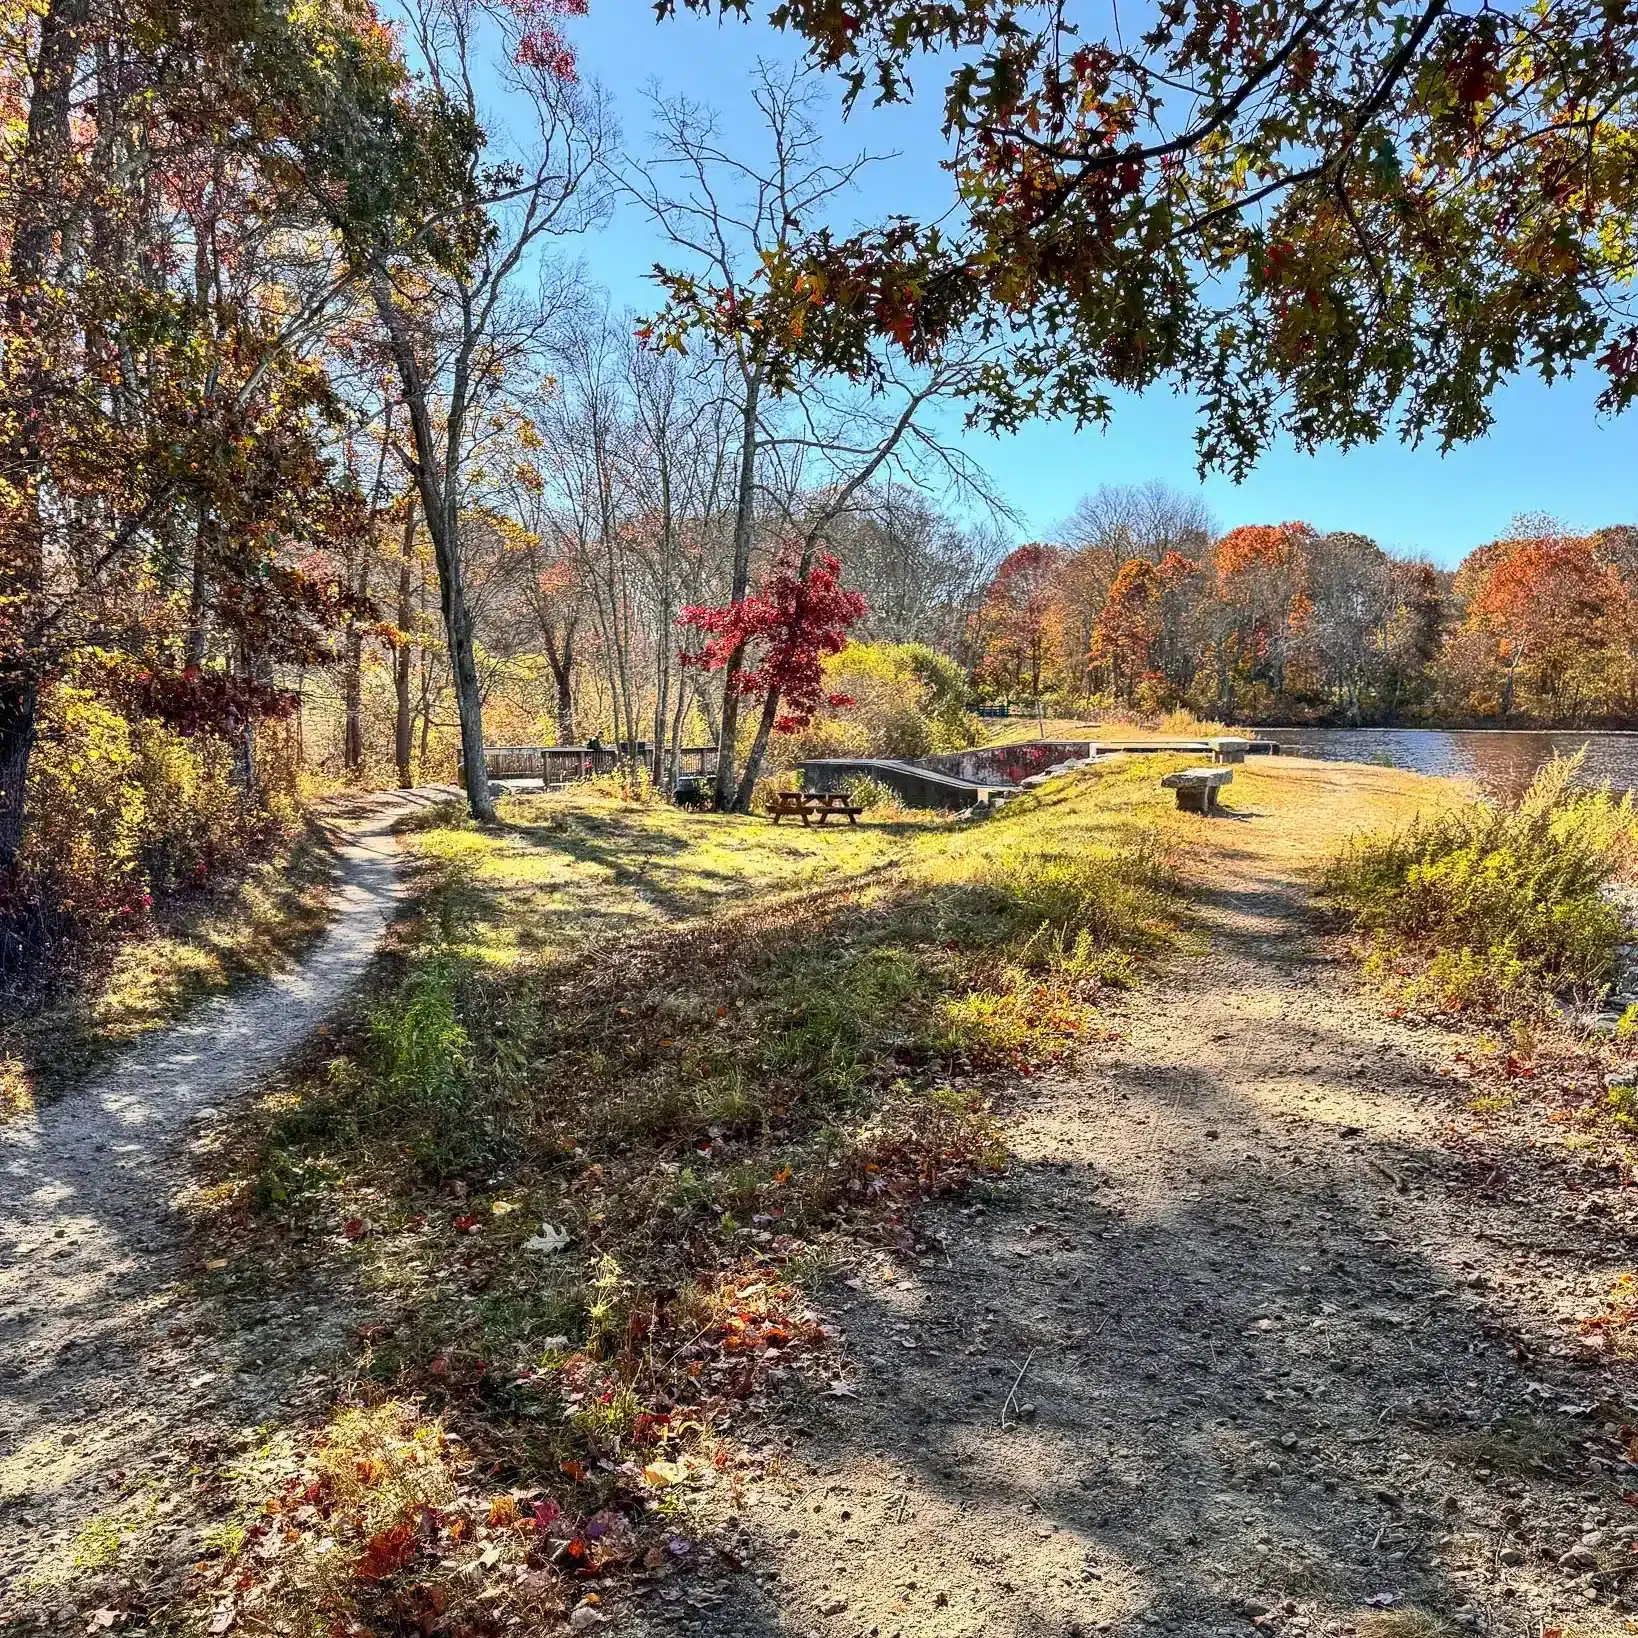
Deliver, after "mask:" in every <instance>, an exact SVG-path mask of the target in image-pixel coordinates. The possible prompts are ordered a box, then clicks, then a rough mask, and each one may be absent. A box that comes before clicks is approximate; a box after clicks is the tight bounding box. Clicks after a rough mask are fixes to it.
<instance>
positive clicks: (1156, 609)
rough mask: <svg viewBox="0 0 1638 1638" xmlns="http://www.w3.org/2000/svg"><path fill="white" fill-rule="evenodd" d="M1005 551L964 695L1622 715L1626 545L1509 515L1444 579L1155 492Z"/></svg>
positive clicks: (1245, 713) (1346, 534)
mask: <svg viewBox="0 0 1638 1638" xmlns="http://www.w3.org/2000/svg"><path fill="white" fill-rule="evenodd" d="M1063 534H1064V539H1063V541H1062V542H1061V543H1058V544H1039V543H1032V544H1029V545H1025V546H1020V547H1018V548H1016V549H1015V550H1014V551H1012V552H1011V553H1009V554H1008V556H1007V557H1005V558H1004V559H1003V560H1002V562H1001V563H1000V565H999V566H998V568H997V570H996V573H995V576H994V578H993V579H992V580H991V581H990V583H989V585H988V586H987V588H986V590H985V593H984V596H983V599H982V601H981V602H980V604H979V606H978V609H977V611H976V614H975V623H976V627H977V629H976V631H975V633H974V634H973V636H972V638H971V647H972V651H973V655H974V659H973V666H972V675H973V681H974V688H975V693H976V694H977V696H978V697H979V698H981V699H1006V698H1011V699H1024V700H1034V699H1037V698H1042V697H1045V698H1049V699H1051V700H1052V701H1053V702H1055V703H1056V704H1057V705H1059V706H1061V707H1063V708H1066V709H1076V708H1088V707H1095V706H1096V705H1097V704H1098V703H1100V702H1104V703H1117V704H1120V705H1123V706H1129V707H1132V708H1135V709H1137V710H1140V711H1144V712H1156V711H1166V710H1171V709H1174V708H1177V707H1184V708H1187V709H1189V710H1192V711H1194V712H1196V713H1197V714H1199V715H1201V716H1207V717H1215V718H1219V719H1221V720H1225V721H1232V722H1248V723H1255V722H1263V723H1268V722H1331V723H1345V724H1357V723H1419V722H1421V723H1426V722H1443V723H1486V724H1492V723H1498V724H1499V723H1512V724H1530V723H1542V724H1548V723H1566V724H1586V723H1610V724H1621V723H1630V722H1633V721H1638V529H1635V528H1633V527H1631V526H1628V525H1621V526H1617V527H1611V528H1603V529H1598V530H1595V531H1593V532H1592V533H1590V534H1577V533H1574V532H1572V531H1570V530H1568V529H1566V528H1565V527H1564V526H1563V525H1561V524H1559V523H1558V522H1556V521H1555V520H1553V519H1551V518H1547V517H1543V516H1525V517H1520V518H1518V519H1516V520H1515V521H1514V524H1513V526H1512V528H1511V529H1510V531H1509V533H1508V534H1507V535H1506V536H1505V537H1504V538H1502V539H1500V540H1496V541H1492V542H1490V543H1489V544H1488V545H1484V546H1481V547H1479V548H1477V549H1476V550H1475V551H1473V552H1471V553H1469V554H1468V556H1467V557H1466V558H1465V559H1463V561H1462V562H1461V564H1460V565H1459V566H1458V567H1457V568H1456V569H1455V570H1454V571H1450V570H1443V569H1439V568H1437V567H1435V566H1434V565H1433V564H1432V563H1431V562H1429V561H1428V560H1427V559H1425V558H1421V557H1403V556H1396V555H1395V554H1393V553H1390V552H1387V551H1384V550H1383V549H1382V548H1381V547H1380V546H1378V545H1377V544H1376V543H1375V542H1374V541H1373V540H1370V539H1369V538H1368V537H1366V536H1365V535H1362V534H1357V533H1354V532H1352V531H1349V530H1332V531H1327V532H1321V531H1319V530H1316V529H1314V528H1311V527H1310V526H1309V525H1307V524H1305V523H1280V524H1254V525H1247V526H1243V527H1240V528H1236V529H1231V530H1229V531H1228V532H1227V533H1225V534H1219V533H1217V531H1216V530H1215V528H1214V527H1213V524H1212V520H1211V518H1210V516H1209V515H1208V514H1207V512H1206V510H1205V508H1204V507H1203V506H1202V505H1201V504H1199V503H1198V502H1196V501H1193V500H1191V499H1189V498H1188V497H1184V496H1179V495H1177V494H1175V493H1173V492H1171V491H1169V490H1167V489H1166V488H1165V487H1164V486H1162V485H1149V486H1147V487H1144V488H1139V489H1105V490H1100V491H1099V492H1098V493H1097V494H1096V495H1094V496H1092V497H1090V498H1089V499H1088V500H1087V501H1085V502H1083V504H1082V505H1081V507H1080V508H1079V509H1078V510H1077V512H1076V513H1075V515H1074V517H1073V518H1071V519H1070V520H1069V522H1068V524H1067V525H1066V526H1065V529H1064V531H1063Z"/></svg>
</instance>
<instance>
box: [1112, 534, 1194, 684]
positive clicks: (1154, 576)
mask: <svg viewBox="0 0 1638 1638" xmlns="http://www.w3.org/2000/svg"><path fill="white" fill-rule="evenodd" d="M1199 578H1200V565H1199V564H1198V563H1194V562H1191V561H1190V560H1189V559H1188V558H1186V557H1184V556H1183V554H1182V553H1181V552H1167V553H1166V554H1165V556H1164V557H1162V558H1161V560H1160V561H1159V562H1158V563H1151V562H1150V561H1149V559H1148V558H1146V557H1133V558H1128V559H1127V561H1126V562H1125V563H1123V564H1122V565H1121V566H1120V569H1119V571H1118V572H1117V573H1116V575H1115V578H1114V581H1113V583H1112V584H1111V585H1110V587H1109V597H1108V599H1107V601H1106V602H1105V603H1104V606H1103V612H1102V614H1100V615H1099V616H1098V623H1097V625H1096V627H1095V628H1094V629H1093V632H1092V654H1093V657H1094V658H1096V659H1100V660H1106V661H1107V662H1108V664H1109V668H1110V672H1111V674H1112V678H1113V681H1114V685H1115V691H1116V693H1124V694H1125V695H1126V697H1127V698H1128V699H1130V698H1132V697H1133V695H1134V693H1135V691H1136V689H1137V686H1138V684H1139V683H1141V682H1145V681H1148V682H1158V683H1160V684H1161V685H1162V686H1163V687H1165V688H1166V689H1167V690H1168V691H1169V692H1171V693H1172V694H1174V695H1180V694H1182V693H1184V692H1185V691H1186V690H1187V689H1188V686H1189V684H1190V682H1191V681H1192V680H1193V675H1194V658H1195V656H1194V653H1193V649H1192V645H1191V644H1190V643H1189V641H1188V630H1187V620H1188V615H1189V610H1190V602H1191V597H1190V594H1191V592H1193V591H1194V590H1195V588H1196V587H1197V585H1198V582H1199Z"/></svg>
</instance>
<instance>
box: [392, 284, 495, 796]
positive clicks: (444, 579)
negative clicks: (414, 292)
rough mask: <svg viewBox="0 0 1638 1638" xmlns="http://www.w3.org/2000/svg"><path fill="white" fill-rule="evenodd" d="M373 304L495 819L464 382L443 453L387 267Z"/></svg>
mask: <svg viewBox="0 0 1638 1638" xmlns="http://www.w3.org/2000/svg"><path fill="white" fill-rule="evenodd" d="M371 288H372V294H373V295H374V298H375V305H376V311H377V313H378V314H379V316H380V318H381V323H382V327H383V328H384V329H385V330H386V332H387V341H388V346H389V348H390V350H391V352H392V356H393V362H394V364H395V365H396V366H397V367H398V377H399V380H400V381H401V382H402V384H403V388H404V402H405V406H406V408H407V409H408V410H409V418H410V430H411V432H412V433H413V434H414V438H415V481H416V487H417V488H418V489H419V491H420V494H421V510H422V511H423V512H424V513H425V514H426V522H427V533H428V534H429V535H430V536H431V537H432V555H433V559H434V561H435V562H436V563H437V565H438V601H439V605H440V607H441V609H442V612H443V617H444V635H445V637H446V639H447V641H448V643H449V671H450V679H451V681H452V682H453V683H454V685H455V709H456V714H457V716H458V717H459V719H460V726H461V766H462V770H463V773H464V775H465V780H466V801H467V806H468V808H469V809H470V810H471V813H472V817H473V818H474V819H477V820H479V821H480V822H481V823H483V824H487V825H492V824H494V823H495V799H494V798H493V797H492V796H491V795H490V794H489V776H488V770H487V768H486V767H485V764H484V755H483V695H482V692H481V690H480V687H479V682H478V665H477V659H476V656H475V655H474V652H473V646H472V614H471V610H470V609H469V608H468V607H467V601H466V581H465V577H464V575H463V574H462V571H461V552H460V494H459V479H460V471H459V467H460V448H461V437H462V423H463V421H464V418H465V412H466V395H465V390H464V383H462V382H460V381H457V382H456V383H455V385H454V386H452V388H451V390H450V406H449V414H448V417H447V420H448V426H447V428H446V430H445V433H444V452H443V459H442V460H440V458H439V449H438V440H437V435H436V432H435V430H434V428H433V424H432V413H431V409H430V407H429V406H428V404H427V395H426V383H425V381H424V379H423V377H422V374H421V366H420V360H419V359H418V358H417V356H416V352H415V343H414V339H413V338H412V337H411V335H410V333H409V327H408V325H407V323H406V322H405V319H404V315H403V313H402V312H401V311H400V310H399V308H398V304H397V302H396V300H395V299H394V297H393V293H392V286H391V285H390V283H389V282H388V280H387V276H386V274H385V272H384V271H382V270H380V269H377V270H376V273H375V275H374V277H373V279H372V281H371Z"/></svg>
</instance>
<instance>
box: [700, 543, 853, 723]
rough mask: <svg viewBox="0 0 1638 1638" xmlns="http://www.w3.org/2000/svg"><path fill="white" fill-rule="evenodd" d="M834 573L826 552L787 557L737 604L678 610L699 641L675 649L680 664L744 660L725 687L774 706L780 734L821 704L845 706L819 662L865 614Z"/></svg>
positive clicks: (709, 665) (835, 565)
mask: <svg viewBox="0 0 1638 1638" xmlns="http://www.w3.org/2000/svg"><path fill="white" fill-rule="evenodd" d="M841 573H842V565H841V564H840V563H839V562H838V561H837V560H836V559H835V558H834V557H832V556H831V555H830V554H829V553H828V552H819V553H817V554H815V556H814V557H813V560H812V561H811V562H809V563H807V564H806V565H805V566H804V564H803V563H802V562H801V561H799V560H793V559H792V558H790V557H787V558H786V559H785V560H784V561H782V562H781V563H779V564H778V565H776V566H775V568H774V569H773V570H772V571H771V572H770V573H769V574H768V575H767V576H766V577H764V579H763V581H762V583H761V584H760V585H759V586H758V587H757V588H756V589H755V590H754V591H753V592H752V593H751V594H750V595H749V596H748V597H745V598H743V599H741V600H740V601H739V602H738V603H730V604H727V605H724V606H723V607H720V608H707V607H702V606H699V605H690V606H689V607H687V608H685V609H683V611H682V613H681V614H680V615H679V616H678V624H679V625H681V626H683V627H685V628H688V629H691V630H693V631H696V632H698V633H699V634H700V635H701V636H702V637H703V638H704V639H705V640H704V642H703V643H702V644H701V645H700V647H699V648H697V649H693V650H688V649H685V650H684V651H683V652H682V656H681V657H682V661H683V664H684V665H688V666H695V667H698V668H699V669H701V670H704V671H721V670H725V669H727V667H728V666H729V663H730V660H731V659H733V658H734V657H736V656H740V655H745V656H747V658H746V659H745V660H743V661H742V662H741V663H740V665H739V668H738V669H737V670H736V671H734V673H733V676H732V687H733V689H734V691H735V692H736V693H737V694H738V695H739V696H740V697H741V698H742V699H755V700H762V701H767V700H769V699H772V700H773V701H775V702H776V708H777V710H778V714H777V715H776V716H775V718H774V723H773V726H774V728H775V730H776V731H777V732H779V733H782V734H794V733H795V732H797V730H798V729H801V728H805V727H806V726H807V725H808V724H809V723H810V722H811V721H812V720H813V714H814V712H815V711H817V710H818V709H819V707H820V706H821V705H822V704H829V705H833V706H844V705H848V704H851V701H850V700H849V699H848V698H847V696H845V695H842V694H827V693H826V692H825V686H824V661H825V659H826V658H827V657H828V656H830V655H833V654H839V653H840V652H841V651H842V648H843V647H844V646H845V644H846V642H847V632H848V627H850V626H851V625H853V624H854V623H855V622H857V621H858V620H860V619H862V618H863V616H864V613H865V601H864V598H862V597H861V596H860V595H859V594H858V592H855V591H849V590H848V589H847V588H846V587H845V586H843V585H842V583H841Z"/></svg>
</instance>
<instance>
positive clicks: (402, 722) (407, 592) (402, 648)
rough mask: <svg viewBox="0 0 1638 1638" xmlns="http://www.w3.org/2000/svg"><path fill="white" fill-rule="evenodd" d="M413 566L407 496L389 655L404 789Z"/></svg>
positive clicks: (409, 770)
mask: <svg viewBox="0 0 1638 1638" xmlns="http://www.w3.org/2000/svg"><path fill="white" fill-rule="evenodd" d="M414 567H415V497H414V496H413V495H410V496H407V497H406V498H405V501H404V545H403V550H402V551H401V552H400V553H399V556H398V647H397V648H396V649H395V650H394V651H393V656H392V686H393V697H394V711H393V723H392V748H393V756H394V758H395V759H396V760H397V763H398V786H399V789H400V790H406V791H407V790H408V789H409V788H410V787H411V786H412V785H413V784H414V783H415V778H414V769H413V767H412V766H411V756H412V752H413V750H414V746H415V738H414V735H415V717H414V714H413V712H412V711H411V709H410V667H411V665H412V664H413V663H414V659H415V653H414V646H413V645H412V644H411V642H410V640H409V633H410V628H411V627H412V626H413V625H414V623H415V610H414V608H413V607H412V606H411V604H410V596H411V594H412V592H413V591H414V575H413V570H414Z"/></svg>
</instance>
